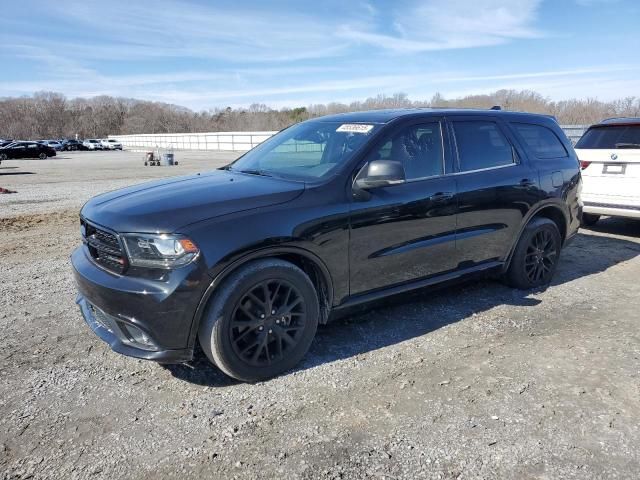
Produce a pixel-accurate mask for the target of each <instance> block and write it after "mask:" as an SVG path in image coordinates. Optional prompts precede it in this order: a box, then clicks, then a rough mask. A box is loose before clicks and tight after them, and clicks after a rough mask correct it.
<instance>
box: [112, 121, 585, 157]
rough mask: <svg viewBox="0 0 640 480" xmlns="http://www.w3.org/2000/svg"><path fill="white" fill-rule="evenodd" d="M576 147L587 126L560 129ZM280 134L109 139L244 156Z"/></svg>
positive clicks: (135, 145)
mask: <svg viewBox="0 0 640 480" xmlns="http://www.w3.org/2000/svg"><path fill="white" fill-rule="evenodd" d="M561 127H562V129H563V130H564V132H565V133H566V135H567V137H569V139H570V140H571V142H572V143H573V144H574V145H575V143H576V142H577V141H578V139H579V138H580V137H581V136H582V134H583V133H584V131H585V130H586V129H587V127H588V125H561ZM276 133H278V132H210V133H155V134H140V135H109V138H114V139H116V140H117V141H119V142H121V143H122V145H123V146H124V147H126V148H128V149H130V150H136V149H143V148H147V149H148V148H173V149H175V150H218V151H221V150H222V151H236V152H244V151H247V150H251V149H252V148H253V147H255V146H256V145H258V144H259V143H261V142H264V141H265V140H266V139H267V138H269V137H271V136H272V135H274V134H276Z"/></svg>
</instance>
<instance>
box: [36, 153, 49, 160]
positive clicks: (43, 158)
mask: <svg viewBox="0 0 640 480" xmlns="http://www.w3.org/2000/svg"><path fill="white" fill-rule="evenodd" d="M38 158H39V159H40V160H46V158H47V154H46V153H44V152H42V153H41V154H40V155H38Z"/></svg>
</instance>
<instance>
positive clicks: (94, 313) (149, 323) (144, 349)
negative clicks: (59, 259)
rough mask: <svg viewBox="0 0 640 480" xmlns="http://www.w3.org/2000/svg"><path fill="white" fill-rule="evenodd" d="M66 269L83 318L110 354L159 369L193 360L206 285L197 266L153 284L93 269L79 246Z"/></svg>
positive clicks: (161, 276)
mask: <svg viewBox="0 0 640 480" xmlns="http://www.w3.org/2000/svg"><path fill="white" fill-rule="evenodd" d="M71 264H72V266H73V273H74V277H75V281H76V285H77V287H78V291H79V294H78V298H77V300H76V303H77V304H78V306H79V307H80V311H81V313H82V316H83V317H84V319H85V322H86V323H87V325H89V327H90V328H91V329H92V330H93V331H94V332H95V334H96V335H98V337H100V338H101V339H102V340H104V341H105V342H107V343H108V344H109V346H110V347H111V349H112V350H114V351H115V352H118V353H122V354H124V355H128V356H132V357H136V358H142V359H146V360H154V361H157V362H161V363H182V362H187V361H189V360H191V359H192V358H193V346H194V343H195V330H196V327H197V326H195V325H194V318H195V312H196V309H197V306H198V303H199V302H200V299H201V298H202V295H203V293H204V290H205V289H206V288H207V286H208V283H209V281H210V279H209V277H208V275H207V274H206V271H204V269H203V268H202V267H200V266H198V264H197V263H194V264H192V265H188V266H185V267H182V268H180V269H176V270H172V271H163V272H156V274H157V275H158V276H156V277H155V278H154V277H153V276H152V275H151V272H149V277H147V278H141V277H138V276H128V275H124V276H122V275H117V274H114V273H110V272H108V271H105V270H104V269H102V268H101V267H99V266H97V265H96V264H95V263H94V262H93V260H92V259H91V258H90V255H89V253H88V250H87V248H86V247H84V246H81V247H78V248H77V249H76V250H75V251H74V252H73V253H72V255H71Z"/></svg>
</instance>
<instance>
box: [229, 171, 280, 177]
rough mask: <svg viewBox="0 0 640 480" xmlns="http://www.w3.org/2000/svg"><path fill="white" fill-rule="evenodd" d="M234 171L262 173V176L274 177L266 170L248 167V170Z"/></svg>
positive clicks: (250, 173) (252, 173)
mask: <svg viewBox="0 0 640 480" xmlns="http://www.w3.org/2000/svg"><path fill="white" fill-rule="evenodd" d="M232 171H235V172H240V173H247V174H249V175H260V176H261V177H273V175H271V174H270V173H268V172H265V171H264V170H257V169H247V170H232Z"/></svg>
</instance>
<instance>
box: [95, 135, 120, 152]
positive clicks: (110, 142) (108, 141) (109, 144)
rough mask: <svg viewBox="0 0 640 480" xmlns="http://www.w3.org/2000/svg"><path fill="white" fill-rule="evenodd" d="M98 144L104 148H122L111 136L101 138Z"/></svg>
mask: <svg viewBox="0 0 640 480" xmlns="http://www.w3.org/2000/svg"><path fill="white" fill-rule="evenodd" d="M100 144H101V145H102V148H104V149H105V150H122V144H121V143H120V142H118V141H117V140H115V139H113V138H103V139H102V140H100Z"/></svg>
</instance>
